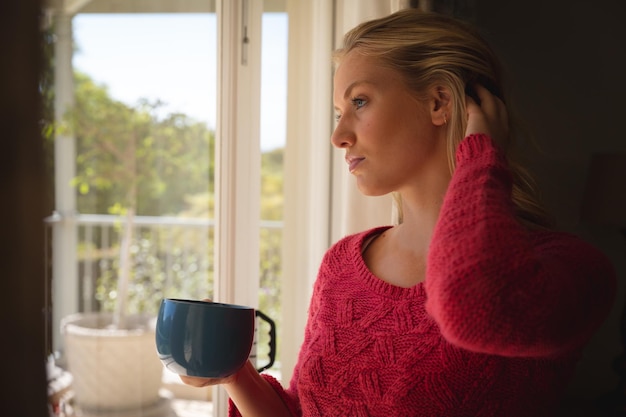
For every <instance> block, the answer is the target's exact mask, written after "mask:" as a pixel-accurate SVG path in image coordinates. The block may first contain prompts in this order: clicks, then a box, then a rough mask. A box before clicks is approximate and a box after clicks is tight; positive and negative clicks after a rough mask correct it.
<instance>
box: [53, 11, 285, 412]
mask: <svg viewBox="0 0 626 417" xmlns="http://www.w3.org/2000/svg"><path fill="white" fill-rule="evenodd" d="M74 4H76V5H77V6H76V7H77V9H78V10H66V12H67V13H60V14H57V16H56V18H55V19H54V27H55V29H56V34H57V42H56V45H55V48H56V56H55V64H56V65H55V66H56V78H55V93H56V101H55V104H56V110H57V119H58V120H62V121H63V122H62V123H61V125H60V129H59V130H58V135H57V138H56V141H55V154H56V164H55V177H56V181H57V182H56V188H57V190H56V209H57V211H56V213H55V214H54V215H53V216H51V218H50V219H49V223H50V225H51V230H52V232H53V233H52V236H53V238H52V244H51V251H52V257H53V259H52V282H53V288H52V289H53V302H52V305H53V309H54V311H53V323H52V326H53V327H52V330H53V332H52V341H53V344H54V345H53V349H59V351H60V352H61V353H62V354H65V353H68V354H69V353H70V352H68V350H69V349H67V348H68V346H66V345H65V342H66V340H65V339H66V338H67V336H66V335H60V334H58V333H57V332H56V329H58V328H60V323H61V321H64V320H66V319H67V318H68V317H70V316H72V315H73V313H77V312H81V313H90V312H94V314H95V313H99V312H101V311H106V312H108V314H109V315H110V316H111V320H112V321H114V320H115V319H116V318H117V317H118V315H117V313H118V312H120V311H121V310H125V311H128V312H129V313H137V312H146V313H148V315H150V314H153V313H155V308H156V307H157V306H158V301H159V300H160V298H162V297H168V296H171V297H187V298H204V297H211V298H216V299H219V300H221V301H225V302H237V303H241V304H247V305H253V306H257V305H259V303H260V307H261V308H262V309H264V310H267V311H266V312H267V313H269V314H271V315H275V314H278V313H279V311H280V308H279V306H277V305H276V303H277V302H279V300H280V298H279V296H280V290H279V287H278V284H279V283H278V279H279V278H280V270H281V264H280V263H281V260H280V254H281V250H280V246H281V241H282V236H281V227H282V202H281V199H282V184H281V181H282V177H283V175H282V149H283V148H284V144H285V131H284V128H282V127H283V126H284V124H285V112H286V99H287V98H286V83H287V77H286V53H287V42H286V39H287V36H286V31H287V17H286V13H285V5H284V2H281V1H266V2H265V9H263V7H262V6H263V5H262V3H261V2H250V1H242V2H223V3H219V4H218V10H217V13H216V10H215V9H214V7H213V6H211V2H177V1H169V2H168V1H163V2H161V1H154V2H149V3H145V2H140V1H129V2H125V3H124V4H120V3H115V4H114V3H113V2H106V1H98V0H93V1H91V2H84V4H82V5H81V4H79V3H74ZM142 5H143V6H142ZM140 7H146V9H145V10H143V9H141V8H140ZM159 7H162V8H159ZM240 7H241V8H240ZM172 12H176V13H172ZM264 12H265V13H264ZM261 16H262V19H261ZM233 22H245V24H246V25H247V30H248V32H247V33H248V36H249V39H250V43H246V44H243V45H241V44H240V43H239V42H240V37H239V33H240V31H239V29H240V25H239V24H233ZM261 31H263V37H264V39H267V40H268V43H267V47H266V45H265V44H264V45H263V48H261V39H260V36H259V35H260V34H261ZM255 35H257V36H255ZM72 39H73V40H74V41H75V42H74V43H73V42H72ZM73 48H75V49H74V50H73ZM270 48H271V49H270ZM261 51H263V52H261ZM72 58H73V59H72ZM261 63H263V68H264V70H263V71H261V68H262V65H261ZM243 64H245V65H243ZM220 74H221V75H220ZM218 78H219V79H220V83H218V82H217V80H218ZM260 102H263V103H266V105H264V106H262V107H261V106H259V103H260ZM261 108H262V109H263V110H262V111H260V109H261ZM218 109H219V111H218ZM277 127H278V129H277ZM259 140H260V142H259ZM210 173H215V177H213V176H211V175H210ZM235 173H236V175H232V174H235ZM261 179H263V182H261ZM263 190H270V191H271V192H272V194H271V195H268V194H266V195H265V196H261V197H259V195H260V192H261V191H263ZM251 207H252V208H254V207H257V208H258V210H257V211H256V212H252V211H251V210H250V208H251ZM216 216H217V218H218V220H217V222H216V220H215V219H216ZM252 230H258V231H259V232H258V234H255V233H254V232H252ZM256 237H260V239H261V240H262V241H263V244H261V245H259V242H258V239H256ZM215 242H219V244H218V247H219V248H220V250H217V251H214V248H215V245H216V243H215ZM277 248H278V249H277ZM222 249H223V250H222ZM214 253H215V254H216V256H215V257H213V254H214ZM242 259H243V260H244V261H243V262H242ZM259 270H260V272H259ZM121 277H126V278H127V281H126V282H128V284H127V285H125V286H120V285H119V282H121V281H124V280H122V279H120V278H121ZM259 278H260V280H261V282H259ZM259 288H260V291H259ZM124 293H126V294H127V297H123V296H122V294H124ZM120 300H126V302H125V303H121V302H120ZM275 318H276V319H277V321H278V322H280V320H279V317H275ZM132 320H133V319H131V318H129V319H127V323H130V322H131V321H132ZM114 323H115V324H117V325H123V324H124V323H123V322H120V321H117V322H114ZM111 324H113V322H112V323H107V324H106V325H111ZM260 342H261V343H260V344H261V345H262V342H263V340H262V339H261V340H260ZM152 343H153V342H152ZM105 350H106V349H105ZM261 356H262V354H261ZM59 359H60V362H61V363H63V362H64V361H65V363H63V364H64V365H68V363H67V362H69V360H68V359H69V358H66V357H64V356H63V355H62V356H61V357H60V358H59ZM259 360H263V359H262V358H260V359H259ZM279 364H280V360H279V361H278V362H277V365H279ZM79 366H81V365H75V369H74V371H75V372H76V373H78V372H79V370H78V369H77V367H79ZM106 367H115V366H114V365H111V366H106V365H104V364H103V363H101V362H100V363H99V366H98V368H106ZM274 371H276V372H278V371H279V369H278V368H275V369H274ZM91 372H93V370H91ZM129 373H131V372H129V371H128V370H126V376H127V377H129V378H133V377H134V375H128V374H129ZM114 379H115V380H116V381H117V382H112V387H111V390H113V391H115V390H119V387H118V385H119V377H116V378H114ZM153 379H154V378H153ZM75 382H76V383H77V384H78V383H79V382H80V381H78V380H76V378H75ZM176 382H177V377H175V378H173V379H172V378H169V377H168V376H167V375H165V377H164V383H165V384H166V387H167V388H170V390H171V391H172V392H174V393H175V397H176V399H175V400H174V402H172V405H174V406H177V405H179V406H181V407H182V405H181V404H182V403H181V402H176V401H178V400H179V399H184V398H185V397H186V396H187V399H188V400H189V399H191V400H206V399H209V398H210V396H211V390H206V391H204V392H203V393H202V394H200V395H201V398H198V395H199V391H198V390H193V391H191V390H185V387H184V386H182V385H181V384H177V383H176ZM98 384H99V388H98V389H99V390H100V391H102V392H100V393H97V394H96V395H95V396H104V393H103V392H104V391H106V389H107V388H106V387H105V382H104V381H103V378H101V377H100V375H99V378H98ZM135 385H137V384H135ZM75 388H76V389H75V391H77V395H78V391H80V388H78V387H75ZM190 392H193V394H190ZM84 395H87V394H84ZM113 395H114V396H116V397H121V396H122V393H120V392H117V393H116V394H113ZM133 396H134V397H142V396H145V397H146V398H148V399H149V396H150V394H149V393H143V392H142V393H139V394H134V395H133ZM83 398H86V397H83ZM109 405H110V401H109ZM125 406H126V405H125ZM142 406H148V405H145V404H144V405H142ZM149 406H151V407H162V406H164V405H163V401H162V400H159V401H158V402H156V403H155V402H151V403H150V404H149ZM195 406H197V404H195V405H194V407H195ZM120 407H121V406H120ZM220 407H222V409H223V405H221V406H218V409H216V413H218V412H219V410H220ZM126 408H128V407H126ZM177 412H178V414H179V415H180V416H181V417H182V416H184V415H185V414H184V411H183V410H177ZM216 415H217V414H216Z"/></svg>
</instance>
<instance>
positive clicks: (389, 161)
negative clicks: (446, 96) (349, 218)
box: [331, 50, 447, 196]
mask: <svg viewBox="0 0 626 417" xmlns="http://www.w3.org/2000/svg"><path fill="white" fill-rule="evenodd" d="M333 101H334V104H335V111H336V116H337V126H336V128H335V131H334V133H333V135H332V137H331V142H332V143H333V145H334V146H336V147H337V148H343V149H345V151H346V155H345V158H346V162H347V163H348V169H349V170H350V172H351V173H352V174H353V175H354V176H355V177H356V179H357V185H358V187H359V190H360V191H361V192H362V193H363V194H365V195H372V196H376V195H384V194H387V193H389V192H393V191H398V192H403V191H404V190H406V189H407V187H421V186H423V185H425V184H426V182H425V181H427V179H428V177H429V175H433V174H434V175H436V174H437V173H436V172H434V170H438V169H440V168H441V166H442V163H443V164H444V165H446V166H447V158H446V146H445V137H444V133H443V131H444V129H442V128H441V127H440V126H436V125H435V124H434V123H433V118H432V116H431V105H430V104H429V102H426V101H425V102H421V101H418V100H416V99H415V97H414V96H413V95H411V92H410V91H409V89H408V87H407V86H406V84H405V82H404V81H403V79H402V77H401V75H400V74H399V73H398V72H397V71H395V70H392V69H390V68H386V67H383V66H380V65H377V61H376V59H375V58H372V57H366V56H363V55H361V54H359V53H358V52H357V51H354V50H353V51H351V52H349V53H348V54H347V55H346V56H345V57H344V58H343V59H342V61H341V63H340V65H339V67H338V68H337V71H336V73H335V80H334V93H333ZM433 103H434V100H433ZM433 105H434V104H433Z"/></svg>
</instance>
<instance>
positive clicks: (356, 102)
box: [350, 97, 367, 109]
mask: <svg viewBox="0 0 626 417" xmlns="http://www.w3.org/2000/svg"><path fill="white" fill-rule="evenodd" d="M350 101H352V105H353V106H354V107H355V108H356V109H360V108H361V107H363V106H365V104H367V100H365V99H364V98H359V97H355V98H353V99H351V100H350Z"/></svg>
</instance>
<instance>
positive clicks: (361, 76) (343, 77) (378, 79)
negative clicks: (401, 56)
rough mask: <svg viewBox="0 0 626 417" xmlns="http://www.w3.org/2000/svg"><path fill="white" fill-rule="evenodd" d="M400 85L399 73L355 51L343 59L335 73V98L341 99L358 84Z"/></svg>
mask: <svg viewBox="0 0 626 417" xmlns="http://www.w3.org/2000/svg"><path fill="white" fill-rule="evenodd" d="M398 83H401V76H400V74H399V73H398V72H397V71H395V70H393V69H391V68H388V67H386V66H383V65H381V63H380V60H379V59H377V58H374V57H370V56H365V55H363V54H360V53H359V52H358V51H356V50H353V51H350V52H348V54H346V55H345V56H344V57H343V58H342V59H341V61H340V63H339V66H338V67H337V71H336V72H335V77H334V98H335V100H338V99H341V97H343V96H344V94H345V93H346V92H347V91H348V90H349V89H350V88H351V86H353V85H356V84H367V85H372V86H375V87H376V86H381V87H382V86H384V87H385V88H390V87H392V86H393V85H394V84H398Z"/></svg>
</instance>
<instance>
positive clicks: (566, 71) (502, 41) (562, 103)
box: [474, 0, 626, 399]
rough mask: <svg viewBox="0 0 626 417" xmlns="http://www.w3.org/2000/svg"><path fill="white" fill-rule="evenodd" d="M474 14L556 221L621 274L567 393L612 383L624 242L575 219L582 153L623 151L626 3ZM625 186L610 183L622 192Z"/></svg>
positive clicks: (561, 1)
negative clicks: (534, 150)
mask: <svg viewBox="0 0 626 417" xmlns="http://www.w3.org/2000/svg"><path fill="white" fill-rule="evenodd" d="M474 4H475V7H476V10H475V12H474V19H475V20H476V23H478V25H479V26H480V27H481V28H482V29H483V31H484V32H485V34H486V36H487V37H488V38H489V39H490V41H491V42H492V44H493V46H494V47H495V48H496V50H497V51H498V52H499V55H500V56H501V57H502V59H503V61H504V63H505V70H506V73H507V74H508V78H509V81H510V82H511V83H512V85H513V88H512V93H513V98H514V99H515V103H516V104H517V111H518V113H519V115H520V116H521V117H522V118H523V120H524V121H525V122H526V123H527V124H528V125H529V126H530V127H531V128H532V129H533V132H534V134H535V138H536V140H537V142H538V144H539V146H540V148H541V150H542V152H543V153H539V154H533V156H532V161H531V162H532V164H531V166H532V168H533V169H534V170H535V172H536V174H537V179H538V181H539V183H540V185H541V188H542V189H543V191H544V199H545V201H546V203H547V205H548V207H549V208H550V209H551V210H552V211H553V213H554V214H555V215H556V217H557V220H558V222H559V225H560V226H561V227H562V228H564V229H566V230H569V231H572V232H575V233H577V234H580V235H582V236H583V237H584V238H586V239H587V240H589V241H590V242H591V243H593V244H595V245H596V246H598V247H599V248H600V249H601V250H603V251H604V252H605V253H606V254H607V255H608V256H609V257H610V258H611V260H612V261H613V263H614V264H615V267H616V269H617V271H618V275H619V292H618V294H617V302H616V304H615V306H614V308H613V311H612V313H611V315H610V317H609V319H608V320H607V321H606V322H605V324H604V326H603V327H602V328H601V329H600V330H599V332H598V333H597V334H596V337H595V338H594V339H593V340H592V342H591V343H590V345H589V347H588V349H587V350H586V352H585V356H584V358H583V361H582V363H581V364H580V367H579V369H578V373H577V375H576V380H575V381H574V383H573V384H572V387H571V388H570V393H569V395H570V396H571V397H572V398H578V399H581V398H588V399H592V398H596V397H597V396H599V395H601V394H603V393H605V392H607V391H610V390H612V389H614V388H615V386H616V384H617V375H616V373H615V372H614V371H613V370H612V364H611V362H612V361H613V359H614V358H615V357H616V356H618V355H619V353H620V352H621V346H620V345H619V341H618V337H619V330H618V327H619V317H620V315H621V311H622V306H623V304H624V303H623V300H624V295H623V294H624V287H625V281H626V265H625V264H626V244H625V243H626V242H624V240H623V239H622V237H621V236H620V235H619V233H618V231H617V230H615V229H611V228H607V227H600V226H597V225H592V224H585V222H582V221H580V206H581V201H582V198H583V191H584V185H585V180H586V175H587V167H588V162H589V158H590V156H591V155H592V153H594V152H599V151H611V152H617V151H626V132H625V131H624V129H623V126H624V122H623V120H624V119H625V118H626V101H625V98H626V80H625V78H626V63H625V61H626V60H625V58H626V56H625V55H626V22H625V19H626V2H623V1H621V0H599V1H595V0H594V1H582V0H549V1H534V2H529V1H526V2H524V1H506V0H504V1H503V0H475V1H474ZM623 183H624V187H623V188H621V189H620V190H616V192H626V178H624V182H623Z"/></svg>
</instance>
